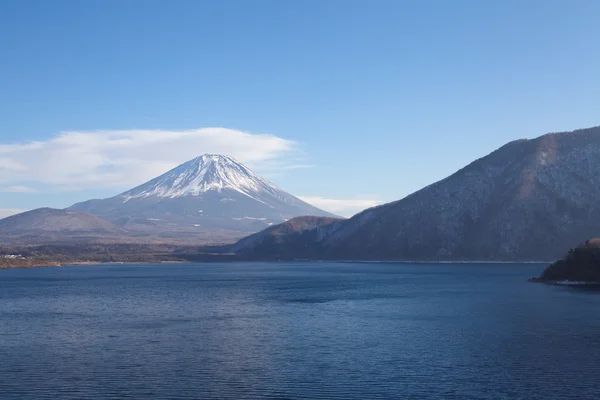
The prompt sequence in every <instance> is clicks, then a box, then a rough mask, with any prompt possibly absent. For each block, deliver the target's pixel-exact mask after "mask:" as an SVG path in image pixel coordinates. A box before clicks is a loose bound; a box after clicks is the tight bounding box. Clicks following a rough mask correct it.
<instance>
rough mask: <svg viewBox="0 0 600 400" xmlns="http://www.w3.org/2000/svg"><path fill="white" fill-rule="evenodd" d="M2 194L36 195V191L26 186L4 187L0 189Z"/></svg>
mask: <svg viewBox="0 0 600 400" xmlns="http://www.w3.org/2000/svg"><path fill="white" fill-rule="evenodd" d="M0 192H2V193H37V190H35V189H34V188H30V187H27V186H6V187H0Z"/></svg>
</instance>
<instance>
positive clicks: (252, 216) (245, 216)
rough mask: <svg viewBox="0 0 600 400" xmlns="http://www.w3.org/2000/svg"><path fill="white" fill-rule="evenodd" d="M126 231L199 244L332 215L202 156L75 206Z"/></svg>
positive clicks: (238, 167)
mask: <svg viewBox="0 0 600 400" xmlns="http://www.w3.org/2000/svg"><path fill="white" fill-rule="evenodd" d="M69 210H75V211H85V212H88V213H91V214H94V215H96V216H99V217H101V218H104V219H106V220H108V221H110V222H112V223H114V224H116V225H117V226H119V227H121V228H124V229H126V230H128V231H130V232H143V233H147V234H151V235H159V236H161V237H172V238H178V237H192V236H193V237H196V238H198V239H204V240H205V241H215V240H224V239H232V238H240V237H243V236H245V235H247V234H249V233H254V232H258V231H260V230H262V229H264V228H267V227H269V226H271V225H274V224H279V223H281V222H284V221H286V220H288V219H290V218H293V217H297V216H302V215H315V216H332V215H331V214H329V213H327V212H325V211H323V210H320V209H318V208H316V207H313V206H311V205H310V204H308V203H305V202H303V201H302V200H300V199H298V198H296V197H294V196H292V195H291V194H289V193H287V192H284V191H283V190H281V189H279V188H278V187H276V186H275V185H273V184H272V183H270V182H268V181H267V180H265V179H263V178H261V177H260V176H258V175H257V174H255V173H254V172H252V171H251V170H250V169H249V168H247V167H246V166H244V165H243V164H241V163H239V162H238V161H236V160H235V159H233V158H232V157H229V156H222V155H212V154H207V155H203V156H201V157H198V158H195V159H193V160H190V161H188V162H186V163H184V164H182V165H180V166H178V167H176V168H174V169H172V170H171V171H168V172H166V173H165V174H163V175H161V176H159V177H157V178H155V179H152V180H150V181H149V182H146V183H144V184H142V185H140V186H138V187H136V188H134V189H131V190H129V191H126V192H124V193H122V194H120V195H118V196H115V197H111V198H108V199H102V200H90V201H86V202H83V203H78V204H75V205H73V206H71V207H70V208H69Z"/></svg>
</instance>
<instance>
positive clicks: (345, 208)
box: [299, 196, 381, 217]
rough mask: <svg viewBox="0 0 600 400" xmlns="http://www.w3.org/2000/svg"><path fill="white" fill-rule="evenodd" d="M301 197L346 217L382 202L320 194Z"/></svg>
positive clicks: (314, 204) (316, 205)
mask: <svg viewBox="0 0 600 400" xmlns="http://www.w3.org/2000/svg"><path fill="white" fill-rule="evenodd" d="M299 197H300V199H302V200H304V201H305V202H307V203H309V204H312V205H313V206H315V207H318V208H321V209H323V210H325V211H329V212H331V213H334V214H337V215H341V216H344V217H351V216H352V215H354V214H356V213H358V212H360V211H362V210H364V209H366V208H369V207H374V206H376V205H379V204H381V202H380V201H379V200H356V199H350V200H340V199H327V198H324V197H319V196H299Z"/></svg>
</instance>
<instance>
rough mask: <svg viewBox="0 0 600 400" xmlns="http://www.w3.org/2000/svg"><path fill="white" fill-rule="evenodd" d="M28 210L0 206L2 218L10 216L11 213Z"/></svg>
mask: <svg viewBox="0 0 600 400" xmlns="http://www.w3.org/2000/svg"><path fill="white" fill-rule="evenodd" d="M25 211H27V210H21V209H18V208H0V219H2V218H6V217H10V216H11V215H15V214H19V213H22V212H25Z"/></svg>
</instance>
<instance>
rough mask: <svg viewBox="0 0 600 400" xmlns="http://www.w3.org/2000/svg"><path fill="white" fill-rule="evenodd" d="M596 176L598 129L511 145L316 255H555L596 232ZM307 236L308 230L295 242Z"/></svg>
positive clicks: (344, 224) (342, 228) (346, 225)
mask: <svg viewBox="0 0 600 400" xmlns="http://www.w3.org/2000/svg"><path fill="white" fill-rule="evenodd" d="M598 172H600V127H593V128H587V129H579V130H576V131H572V132H555V133H550V134H546V135H543V136H540V137H538V138H535V139H522V140H517V141H512V142H509V143H507V144H505V145H504V146H501V147H500V148H498V149H496V150H494V151H492V152H491V153H489V154H488V155H486V156H484V157H481V158H479V159H476V160H474V161H473V162H471V163H469V164H467V165H466V166H465V167H463V168H461V169H459V170H458V171H456V172H455V173H453V174H451V175H449V176H448V177H446V178H444V179H442V180H440V181H438V182H434V183H432V184H430V185H428V186H426V187H424V188H423V189H421V190H418V191H416V192H414V193H411V194H410V195H408V196H406V197H404V198H403V199H400V200H396V201H394V202H391V203H387V204H384V205H381V206H376V207H372V208H370V209H367V210H365V211H363V212H361V213H358V214H357V215H355V216H353V217H351V218H350V219H348V220H345V221H341V222H339V223H337V224H335V225H332V226H330V228H329V230H328V232H327V234H326V235H324V236H323V237H322V238H320V239H319V240H318V241H317V242H316V243H315V246H316V247H318V248H320V249H321V250H320V251H319V253H318V255H317V257H319V258H323V259H337V260H340V259H346V260H348V259H356V260H359V259H366V260H368V259H371V260H372V259H379V260H415V261H420V260H423V261H436V260H515V261H517V260H541V259H547V260H551V259H555V258H556V256H557V255H560V253H561V252H562V251H564V249H565V248H569V247H570V246H571V245H573V244H574V243H579V242H581V241H582V240H585V238H588V237H594V236H597V233H598V230H600V224H599V223H598V222H594V221H600V201H598V200H597V199H600V189H599V188H600V174H599V173H598ZM303 235H310V233H301V234H299V235H296V236H295V240H298V241H302V240H303V239H302V236H303ZM289 246H290V245H289V244H288V247H289ZM297 247H298V248H301V246H297ZM305 255H306V254H303V253H302V251H299V252H298V254H296V255H295V256H297V257H298V258H303V257H304V256H305Z"/></svg>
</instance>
